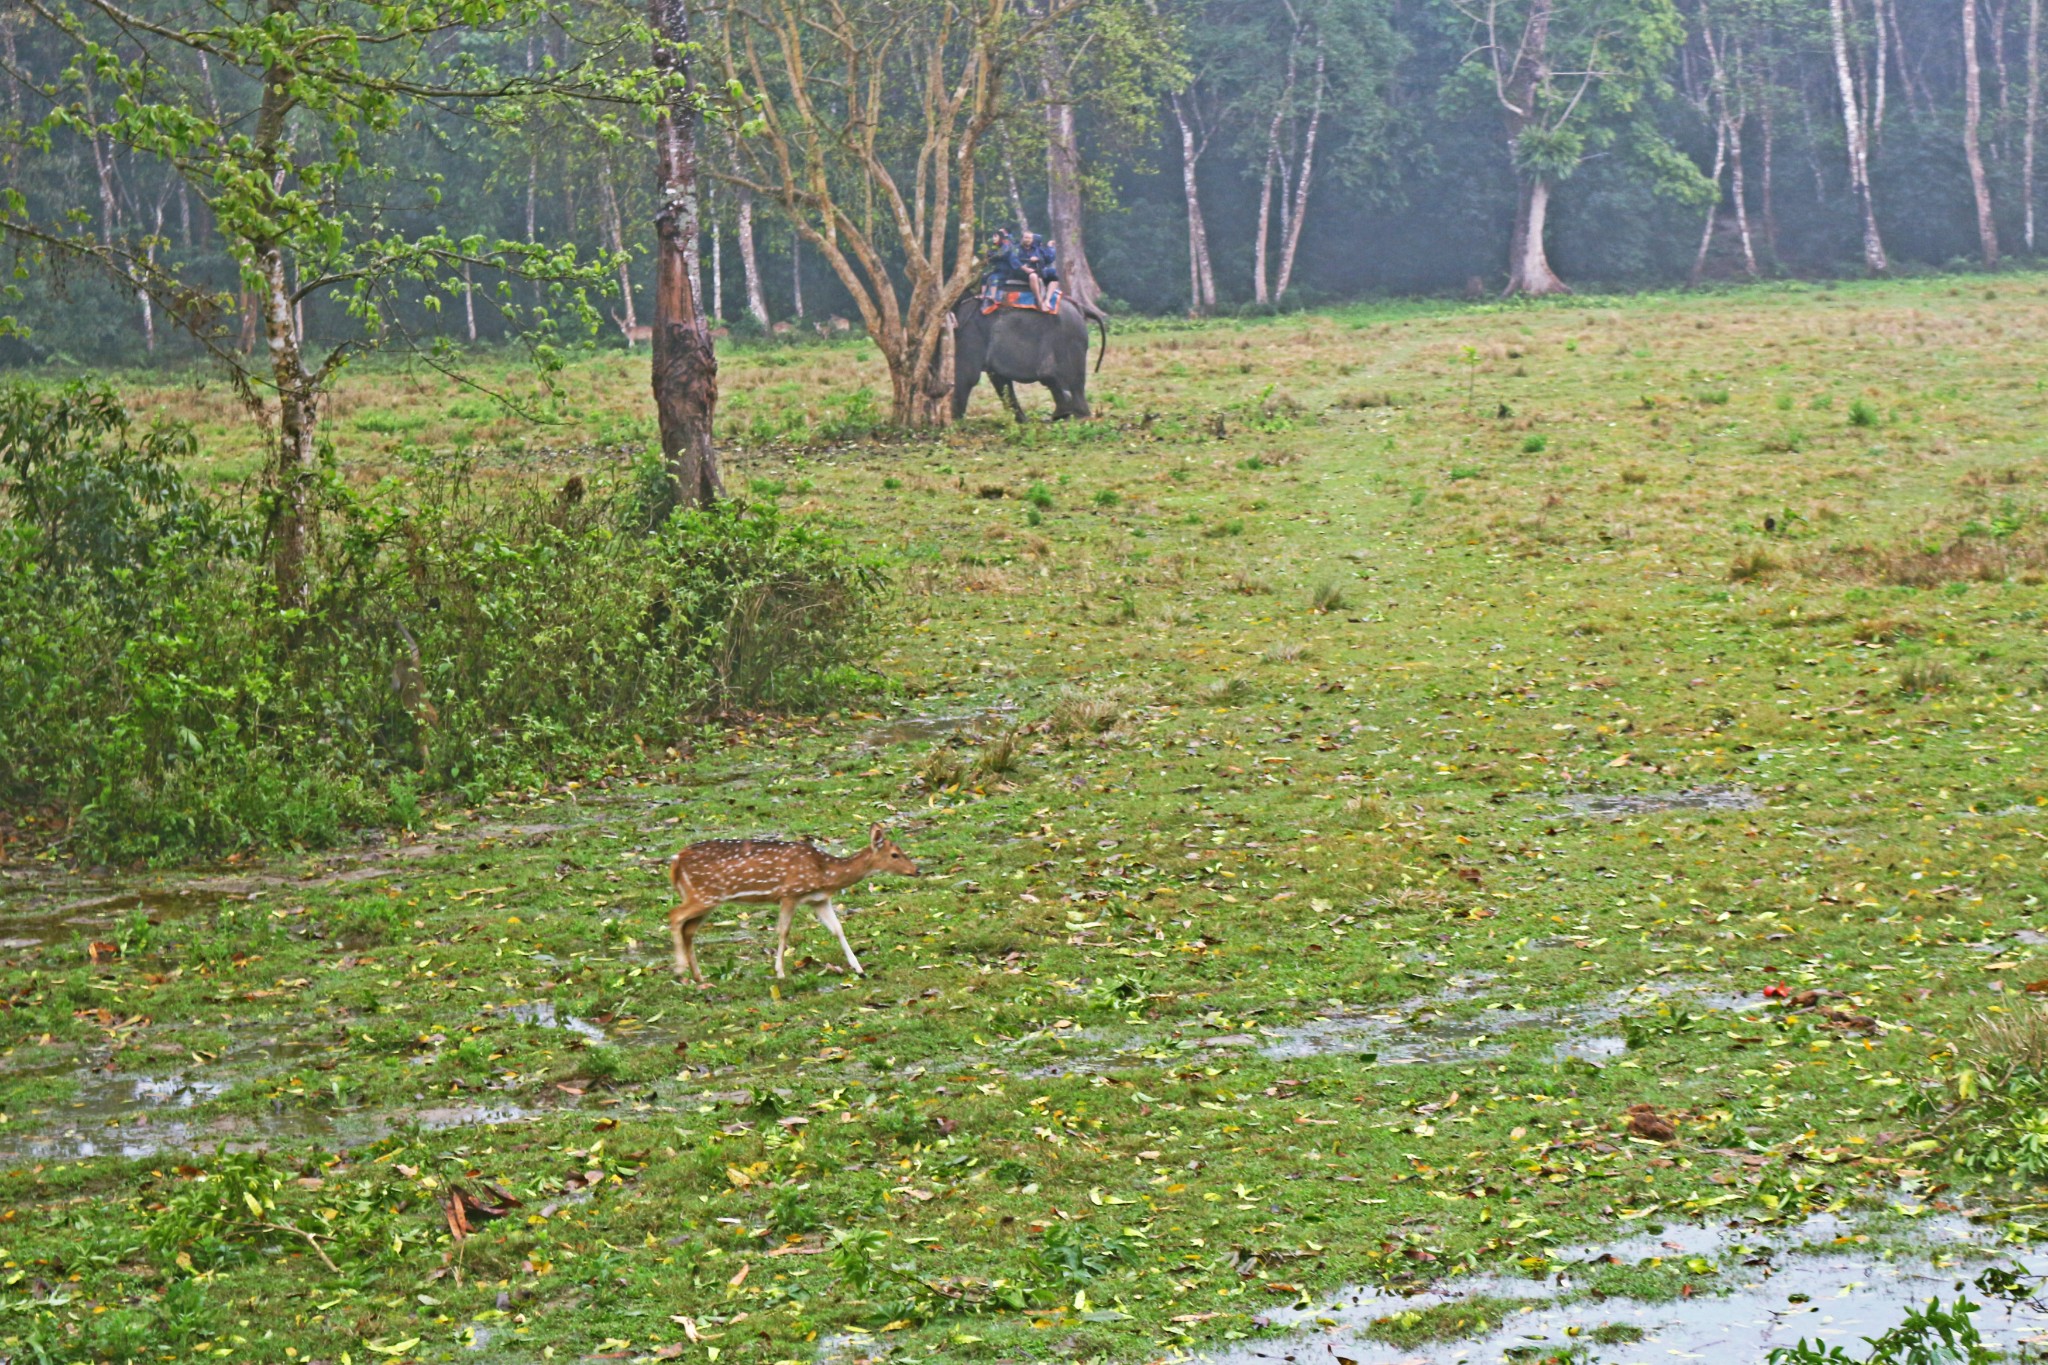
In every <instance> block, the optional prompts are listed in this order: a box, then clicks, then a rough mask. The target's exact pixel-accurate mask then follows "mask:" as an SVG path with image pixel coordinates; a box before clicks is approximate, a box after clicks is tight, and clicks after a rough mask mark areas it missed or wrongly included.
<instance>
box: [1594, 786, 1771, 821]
mask: <svg viewBox="0 0 2048 1365" xmlns="http://www.w3.org/2000/svg"><path fill="white" fill-rule="evenodd" d="M1558 802H1559V804H1561V805H1562V806H1563V807H1564V808H1565V809H1566V810H1567V811H1570V812H1571V813H1572V814H1573V815H1584V816H1592V817H1597V818H1604V819H1619V818H1621V817H1623V816H1628V815H1655V814H1657V813H1658V812H1659V811H1672V810H1762V809H1763V805H1764V800H1763V798H1762V797H1760V796H1758V795H1757V794H1756V793H1755V792H1754V791H1752V790H1750V789H1749V788H1748V787H1745V786H1742V785H1740V784H1731V785H1711V786H1704V787H1687V788H1685V789H1684V790H1682V791H1675V792H1625V793H1619V794H1615V795H1605V794H1602V793H1598V792H1570V793H1567V794H1566V795H1564V796H1561V797H1559V798H1558Z"/></svg>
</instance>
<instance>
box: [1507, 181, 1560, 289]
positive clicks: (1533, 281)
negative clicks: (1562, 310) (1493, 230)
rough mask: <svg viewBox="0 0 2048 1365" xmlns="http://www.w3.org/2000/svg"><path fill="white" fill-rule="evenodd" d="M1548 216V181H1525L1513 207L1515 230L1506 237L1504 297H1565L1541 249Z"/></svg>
mask: <svg viewBox="0 0 2048 1365" xmlns="http://www.w3.org/2000/svg"><path fill="white" fill-rule="evenodd" d="M1549 213H1550V181H1549V180H1548V179H1546V178H1544V177H1543V176H1540V175H1532V176H1528V177H1526V178H1525V179H1524V180H1523V182H1522V193H1521V197H1520V198H1519V199H1518V200H1517V201H1516V203H1515V226H1514V230H1513V232H1511V233H1510V234H1509V236H1508V287H1507V289H1506V290H1505V291H1504V292H1505V293H1507V294H1528V295H1531V296H1540V295H1543V294H1569V293H1571V292H1572V291H1571V289H1570V288H1569V287H1568V286H1567V285H1566V284H1565V282H1564V281H1563V280H1561V279H1559V278H1558V277H1557V273H1556V272H1555V271H1553V270H1552V269H1551V268H1550V257H1549V255H1548V254H1546V253H1545V251H1544V249H1543V222H1544V219H1545V218H1546V217H1547V216H1548V215H1549Z"/></svg>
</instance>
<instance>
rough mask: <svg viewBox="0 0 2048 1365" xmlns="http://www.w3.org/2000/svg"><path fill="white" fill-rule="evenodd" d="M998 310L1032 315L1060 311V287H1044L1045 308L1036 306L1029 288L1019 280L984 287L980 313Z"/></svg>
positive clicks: (1036, 300) (1055, 285)
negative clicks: (1006, 309)
mask: <svg viewBox="0 0 2048 1365" xmlns="http://www.w3.org/2000/svg"><path fill="white" fill-rule="evenodd" d="M998 308H1023V309H1027V310H1029V311H1031V312H1033V313H1051V314H1054V315H1055V316H1057V315H1058V313H1059V311H1060V287H1059V285H1057V284H1049V285H1047V286H1046V287H1045V306H1044V307H1043V308H1040V307H1039V306H1038V299H1037V298H1036V297H1035V296H1034V295H1033V294H1032V292H1031V286H1030V285H1029V284H1026V283H1024V282H1022V281H1019V280H1005V281H1003V282H1002V283H1001V284H990V285H985V286H983V288H982V291H981V311H982V312H983V313H993V312H995V311H996V310H997V309H998Z"/></svg>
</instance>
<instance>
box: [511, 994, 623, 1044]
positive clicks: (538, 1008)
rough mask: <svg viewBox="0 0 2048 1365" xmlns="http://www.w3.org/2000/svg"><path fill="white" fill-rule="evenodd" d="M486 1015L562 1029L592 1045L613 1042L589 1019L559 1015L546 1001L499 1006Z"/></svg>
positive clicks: (571, 1015)
mask: <svg viewBox="0 0 2048 1365" xmlns="http://www.w3.org/2000/svg"><path fill="white" fill-rule="evenodd" d="M484 1013H486V1014H496V1015H501V1016H503V1017H504V1018H507V1019H517V1020H518V1021H519V1022H520V1023H522V1024H537V1025H539V1026H540V1027H541V1028H558V1029H562V1030H564V1031H566V1032H569V1033H573V1034H575V1035H576V1036H577V1037H579V1038H582V1039H585V1040H586V1041H588V1042H592V1043H606V1042H610V1041H611V1040H610V1039H609V1038H607V1037H606V1036H605V1031H604V1030H603V1029H601V1028H599V1027H598V1026H597V1025H596V1024H593V1023H591V1022H590V1021H589V1020H588V1019H578V1018H577V1017H576V1016H575V1015H573V1014H557V1013H556V1012H555V1007H554V1006H553V1005H552V1004H550V1003H548V1002H547V1001H545V1000H539V1001H535V1002H533V1003H532V1004H526V1005H499V1006H497V1007H495V1008H493V1009H488V1010H485V1011H484Z"/></svg>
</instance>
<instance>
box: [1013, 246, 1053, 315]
mask: <svg viewBox="0 0 2048 1365" xmlns="http://www.w3.org/2000/svg"><path fill="white" fill-rule="evenodd" d="M1017 260H1018V264H1019V265H1020V266H1022V267H1023V270H1024V278H1025V279H1027V280H1029V281H1030V282H1031V296H1032V297H1033V298H1035V299H1037V300H1038V308H1039V311H1040V312H1044V311H1045V303H1046V290H1047V288H1048V286H1050V285H1052V284H1055V283H1057V282H1058V280H1059V277H1060V269H1059V250H1058V248H1056V247H1055V246H1053V244H1052V243H1051V242H1050V241H1048V240H1047V239H1046V238H1044V237H1041V236H1039V235H1038V234H1037V233H1035V232H1032V231H1031V230H1030V229H1028V228H1027V229H1025V232H1024V236H1023V238H1022V240H1021V241H1020V243H1019V244H1018V247H1017Z"/></svg>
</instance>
